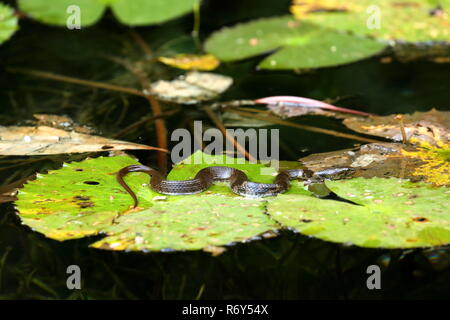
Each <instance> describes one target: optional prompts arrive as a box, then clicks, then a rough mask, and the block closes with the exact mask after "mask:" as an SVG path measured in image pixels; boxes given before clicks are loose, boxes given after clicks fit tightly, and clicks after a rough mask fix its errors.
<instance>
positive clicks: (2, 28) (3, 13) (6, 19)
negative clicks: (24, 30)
mask: <svg viewBox="0 0 450 320" xmlns="http://www.w3.org/2000/svg"><path fill="white" fill-rule="evenodd" d="M17 29H19V27H18V25H17V17H16V16H15V15H14V10H13V9H12V8H10V7H9V6H7V5H6V4H3V3H0V43H3V42H5V41H6V40H8V39H9V38H11V36H12V35H13V34H14V32H16V31H17Z"/></svg>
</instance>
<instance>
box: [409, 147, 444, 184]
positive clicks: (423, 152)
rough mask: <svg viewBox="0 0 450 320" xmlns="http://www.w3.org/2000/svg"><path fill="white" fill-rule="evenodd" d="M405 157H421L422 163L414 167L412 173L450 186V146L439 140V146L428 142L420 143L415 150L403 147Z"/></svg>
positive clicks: (431, 181) (426, 179)
mask: <svg viewBox="0 0 450 320" xmlns="http://www.w3.org/2000/svg"><path fill="white" fill-rule="evenodd" d="M402 154H403V155H404V156H405V157H408V158H412V159H419V160H420V161H421V163H420V164H419V165H418V166H416V167H414V169H413V173H412V175H414V176H418V177H421V178H422V179H423V180H424V181H426V182H430V183H432V184H434V185H438V186H448V187H449V186H450V146H449V145H448V144H444V143H442V142H438V146H437V147H436V146H434V145H431V144H429V143H427V142H421V143H419V147H418V148H417V149H416V150H414V151H407V150H403V149H402Z"/></svg>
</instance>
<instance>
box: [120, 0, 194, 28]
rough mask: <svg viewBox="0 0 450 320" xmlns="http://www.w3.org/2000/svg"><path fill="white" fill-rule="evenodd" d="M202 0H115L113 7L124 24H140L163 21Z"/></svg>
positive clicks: (177, 15)
mask: <svg viewBox="0 0 450 320" xmlns="http://www.w3.org/2000/svg"><path fill="white" fill-rule="evenodd" d="M198 1H200V0H150V1H149V0H133V1H129V0H115V1H113V2H112V4H111V9H112V11H113V13H114V15H115V16H116V17H117V19H118V20H119V21H120V22H122V23H123V24H127V25H132V26H139V25H147V24H156V23H161V22H164V21H167V20H171V19H174V18H177V17H180V16H182V15H184V14H186V13H189V12H191V11H192V10H193V8H194V5H195V3H197V2H198Z"/></svg>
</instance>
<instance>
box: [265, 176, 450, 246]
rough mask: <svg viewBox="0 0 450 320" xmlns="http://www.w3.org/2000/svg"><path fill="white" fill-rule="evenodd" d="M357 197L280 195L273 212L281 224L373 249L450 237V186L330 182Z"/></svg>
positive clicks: (379, 181)
mask: <svg viewBox="0 0 450 320" xmlns="http://www.w3.org/2000/svg"><path fill="white" fill-rule="evenodd" d="M326 185H327V186H328V187H329V188H330V189H331V190H332V191H333V192H335V193H336V194H337V195H339V196H340V197H342V198H344V199H347V200H349V201H352V202H354V204H351V203H346V202H340V201H339V202H338V201H332V200H320V199H313V198H311V197H304V196H303V197H299V196H280V197H278V198H277V199H275V200H273V201H271V202H270V203H269V205H268V211H269V212H270V214H271V215H272V217H274V219H276V220H277V221H278V222H280V223H281V224H282V225H285V226H288V227H291V228H295V229H296V230H298V231H299V232H301V233H303V234H305V235H311V236H314V237H317V238H320V239H323V240H326V241H333V242H341V243H349V244H355V245H358V246H361V247H369V248H416V247H431V246H440V245H444V244H447V243H449V242H450V220H449V216H448V208H449V207H450V197H449V196H448V195H449V193H450V190H449V189H448V188H445V187H439V188H434V187H431V186H430V185H428V184H424V183H411V182H409V181H407V180H401V179H394V178H391V179H382V178H371V179H364V178H356V179H351V180H341V181H327V182H326Z"/></svg>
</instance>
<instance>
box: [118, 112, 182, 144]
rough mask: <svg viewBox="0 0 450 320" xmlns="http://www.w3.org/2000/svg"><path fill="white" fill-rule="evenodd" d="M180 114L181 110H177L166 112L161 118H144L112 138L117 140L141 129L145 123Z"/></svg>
mask: <svg viewBox="0 0 450 320" xmlns="http://www.w3.org/2000/svg"><path fill="white" fill-rule="evenodd" d="M178 112H180V109H175V110H171V111H168V112H164V113H161V114H160V115H159V116H148V117H143V118H142V119H140V120H138V121H136V122H134V123H132V124H130V125H129V126H128V127H126V128H123V129H122V130H120V131H119V132H117V133H116V134H115V135H113V136H112V137H113V138H115V139H117V138H119V137H122V136H124V135H125V134H127V133H128V132H130V131H132V130H133V129H135V128H138V127H140V126H141V125H143V124H144V123H147V122H150V121H153V120H156V119H160V118H166V117H169V116H171V115H173V114H175V113H178Z"/></svg>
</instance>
